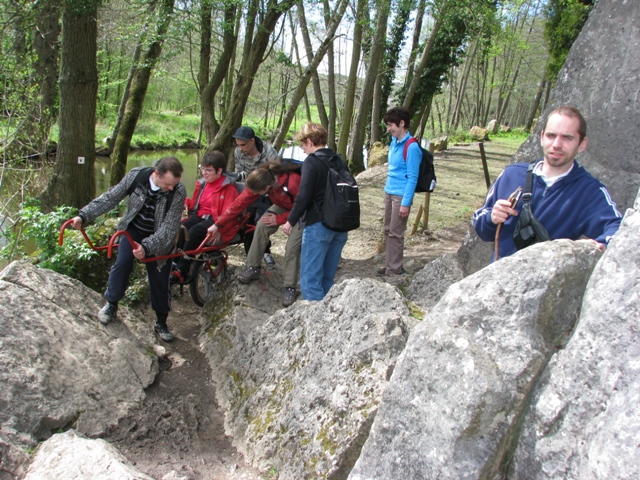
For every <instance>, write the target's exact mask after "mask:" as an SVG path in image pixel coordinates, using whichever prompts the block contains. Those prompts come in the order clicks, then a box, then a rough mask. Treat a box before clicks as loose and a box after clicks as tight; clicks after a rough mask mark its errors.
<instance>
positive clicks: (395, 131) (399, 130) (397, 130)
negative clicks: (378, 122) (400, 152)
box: [386, 120, 405, 140]
mask: <svg viewBox="0 0 640 480" xmlns="http://www.w3.org/2000/svg"><path fill="white" fill-rule="evenodd" d="M386 125H387V132H389V133H390V134H391V136H392V137H395V138H396V139H398V140H402V139H401V138H400V137H401V136H404V134H405V131H404V120H400V125H398V124H396V123H391V122H389V123H387V124H386Z"/></svg>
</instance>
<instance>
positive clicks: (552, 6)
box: [544, 0, 595, 81]
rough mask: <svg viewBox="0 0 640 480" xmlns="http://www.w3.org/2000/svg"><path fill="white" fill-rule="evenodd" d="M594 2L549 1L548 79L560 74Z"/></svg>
mask: <svg viewBox="0 0 640 480" xmlns="http://www.w3.org/2000/svg"><path fill="white" fill-rule="evenodd" d="M594 3H595V0H549V2H548V3H547V5H546V8H545V16H546V18H547V22H546V24H545V27H544V38H545V40H546V42H547V45H548V48H549V62H548V64H547V75H548V80H550V81H554V80H555V78H556V77H557V76H558V72H559V71H560V69H561V68H562V65H564V61H565V59H566V58H567V54H568V53H569V50H570V49H571V45H573V42H574V41H575V39H576V38H577V37H578V35H579V34H580V31H581V30H582V27H583V26H584V24H585V22H586V21H587V17H588V16H589V12H590V11H591V9H592V8H593V5H594Z"/></svg>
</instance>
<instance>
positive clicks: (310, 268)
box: [300, 222, 348, 300]
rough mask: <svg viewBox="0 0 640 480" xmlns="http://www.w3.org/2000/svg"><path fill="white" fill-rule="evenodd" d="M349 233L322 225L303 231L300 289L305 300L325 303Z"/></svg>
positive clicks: (317, 224) (305, 228)
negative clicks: (324, 299)
mask: <svg viewBox="0 0 640 480" xmlns="http://www.w3.org/2000/svg"><path fill="white" fill-rule="evenodd" d="M347 236H348V234H347V232H334V231H333V230H329V229H328V228H326V227H325V226H324V225H322V223H321V222H317V223H314V224H313V225H307V226H305V227H304V230H303V232H302V253H301V258H300V290H301V291H302V298H303V299H305V300H322V299H323V298H324V296H325V295H326V294H327V292H328V291H329V289H330V288H331V286H332V285H333V280H334V278H335V276H336V270H338V263H340V255H341V254H342V248H343V247H344V244H345V243H347Z"/></svg>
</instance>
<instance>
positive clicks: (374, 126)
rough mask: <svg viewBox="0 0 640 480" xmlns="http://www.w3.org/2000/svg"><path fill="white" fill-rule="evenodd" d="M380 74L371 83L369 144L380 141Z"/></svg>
mask: <svg viewBox="0 0 640 480" xmlns="http://www.w3.org/2000/svg"><path fill="white" fill-rule="evenodd" d="M381 109H382V76H381V75H378V76H377V77H376V83H374V85H373V98H372V100H371V145H373V144H374V143H375V142H378V141H380V138H381V133H380V119H381V118H382V114H381V112H380V110H381Z"/></svg>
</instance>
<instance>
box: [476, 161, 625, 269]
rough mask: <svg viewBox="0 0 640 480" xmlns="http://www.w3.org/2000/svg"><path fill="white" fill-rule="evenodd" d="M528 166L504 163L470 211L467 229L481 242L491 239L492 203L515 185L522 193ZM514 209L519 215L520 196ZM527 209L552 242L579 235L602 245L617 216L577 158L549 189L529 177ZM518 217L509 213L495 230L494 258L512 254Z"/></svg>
mask: <svg viewBox="0 0 640 480" xmlns="http://www.w3.org/2000/svg"><path fill="white" fill-rule="evenodd" d="M528 166H529V164H528V163H516V164H513V165H509V166H507V168H505V169H504V171H503V172H502V174H501V175H500V176H499V177H498V179H497V180H496V181H495V183H494V184H493V186H492V187H491V189H490V190H489V193H488V194H487V199H486V202H485V204H484V206H483V207H482V208H480V209H479V210H477V211H476V212H475V213H474V214H473V220H472V223H473V227H474V228H475V230H476V232H477V233H478V236H479V237H480V238H481V239H482V240H484V241H485V242H493V241H494V239H495V234H496V228H497V225H496V224H494V223H493V222H492V221H491V209H492V208H493V205H494V204H495V202H496V201H497V200H499V199H506V198H509V195H511V194H512V193H513V191H514V190H515V189H516V188H517V187H518V186H521V187H522V189H523V191H524V187H525V182H526V178H527V168H528ZM515 209H516V210H517V211H518V213H520V210H522V199H521V200H520V201H519V202H518V204H517V205H516V207H515ZM531 211H532V212H533V215H534V216H535V217H536V218H537V219H538V220H539V221H540V222H541V223H542V225H544V227H545V228H546V229H547V232H549V235H550V236H551V238H552V239H553V240H555V239H558V238H568V239H571V240H578V239H579V238H581V237H582V236H585V237H587V238H591V239H594V240H596V241H597V242H600V243H603V244H605V245H607V244H608V243H609V240H610V239H611V237H612V236H613V235H614V234H615V233H616V232H617V231H618V227H619V226H620V221H621V220H622V215H621V214H620V212H618V210H617V208H616V204H615V202H614V201H613V200H612V199H611V196H610V195H609V192H608V191H607V188H606V187H605V186H604V185H603V184H602V183H601V182H600V181H599V180H598V179H596V178H595V177H594V176H593V175H591V174H590V173H589V172H587V171H586V170H585V169H584V167H581V166H580V165H578V162H575V164H574V165H573V169H572V170H571V171H570V172H569V174H568V175H567V176H566V177H563V178H561V179H560V180H558V181H557V182H555V183H554V184H553V185H552V186H551V187H547V184H546V183H545V182H544V180H543V179H542V178H540V177H539V176H538V175H535V174H534V175H533V182H532V187H531ZM518 218H519V217H516V216H511V217H509V218H508V219H507V221H506V222H505V223H504V225H503V227H502V229H501V230H500V238H499V251H500V257H506V256H508V255H512V254H513V253H515V252H516V246H515V243H514V242H513V231H514V230H515V227H516V224H517V222H518ZM492 261H493V258H492Z"/></svg>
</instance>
